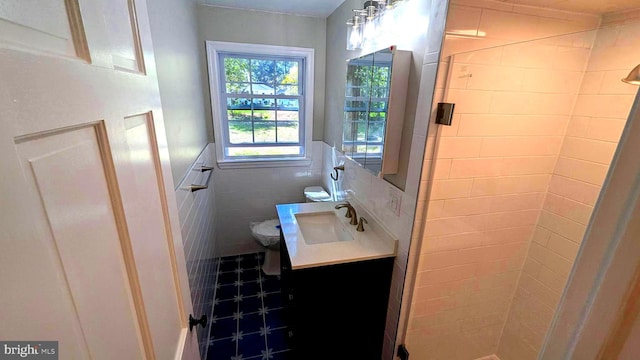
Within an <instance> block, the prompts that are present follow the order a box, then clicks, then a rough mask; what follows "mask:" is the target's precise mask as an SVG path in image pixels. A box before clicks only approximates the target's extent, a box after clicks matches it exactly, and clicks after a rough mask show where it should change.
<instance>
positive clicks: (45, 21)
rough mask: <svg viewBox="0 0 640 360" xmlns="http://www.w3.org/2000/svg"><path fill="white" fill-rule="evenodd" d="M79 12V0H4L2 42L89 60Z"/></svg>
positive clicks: (0, 13)
mask: <svg viewBox="0 0 640 360" xmlns="http://www.w3.org/2000/svg"><path fill="white" fill-rule="evenodd" d="M79 12H80V8H79V6H78V2H77V0H66V1H65V0H55V1H44V2H43V1H39V0H3V1H2V3H0V40H2V41H4V42H6V43H7V44H11V45H12V46H15V47H18V48H27V49H32V50H37V51H41V52H43V53H47V52H51V53H55V54H59V55H65V56H70V57H75V56H78V57H80V58H83V59H85V60H88V57H87V55H88V53H87V51H86V43H85V40H84V30H83V27H82V24H81V23H80V22H79V21H78V20H79V17H80V16H79V15H80V13H79ZM76 48H77V49H76Z"/></svg>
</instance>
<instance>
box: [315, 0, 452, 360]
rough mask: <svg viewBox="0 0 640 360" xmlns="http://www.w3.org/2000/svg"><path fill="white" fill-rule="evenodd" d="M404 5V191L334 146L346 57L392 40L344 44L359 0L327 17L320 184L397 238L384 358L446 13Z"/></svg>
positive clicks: (434, 6) (434, 5)
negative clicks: (394, 200) (395, 199)
mask: <svg viewBox="0 0 640 360" xmlns="http://www.w3.org/2000/svg"><path fill="white" fill-rule="evenodd" d="M407 5H410V6H411V7H410V9H409V11H407V14H409V15H410V16H409V18H404V19H403V20H402V21H401V22H400V23H401V24H404V26H405V27H406V28H405V29H404V31H405V33H404V36H401V37H399V38H397V39H395V40H399V41H400V42H398V43H396V45H398V48H399V49H401V50H410V51H412V54H413V59H412V69H411V75H410V78H411V84H410V85H409V91H408V94H407V98H408V99H409V101H408V103H407V110H406V111H407V115H408V116H414V115H415V123H412V124H411V125H412V126H411V127H409V128H406V129H405V130H406V131H408V133H407V132H403V143H404V146H405V147H406V150H405V151H406V156H405V161H407V162H408V166H407V169H408V173H407V174H406V179H407V181H406V187H405V191H404V192H403V191H400V190H399V189H397V188H396V187H394V186H393V185H391V184H390V183H388V182H387V181H384V180H382V179H379V178H377V177H375V176H373V175H372V174H371V173H370V172H368V171H366V170H365V169H363V168H362V167H360V166H359V165H358V164H356V163H355V162H353V161H351V160H350V159H348V158H345V157H344V155H343V154H342V153H341V152H340V151H339V147H340V146H341V138H342V119H343V109H344V90H345V89H344V85H345V78H346V60H347V59H350V58H354V57H358V56H359V54H360V53H367V52H372V51H375V50H377V49H378V48H382V47H384V46H388V45H391V44H390V43H389V44H378V45H377V48H368V49H364V50H363V51H361V52H353V51H347V50H346V30H347V29H346V25H345V22H346V20H347V19H348V18H349V17H350V16H352V9H356V8H360V7H361V6H362V3H361V2H359V1H354V0H347V1H345V3H343V4H342V5H341V6H340V7H338V8H337V9H336V10H335V11H334V12H333V14H331V16H330V17H329V18H328V19H327V69H331V71H327V82H326V84H327V85H326V86H327V88H326V101H325V114H326V122H325V140H324V142H325V144H324V145H323V149H324V151H323V154H324V155H323V156H324V165H323V171H322V175H323V177H322V181H323V184H324V187H325V188H326V189H328V190H329V191H331V192H332V193H338V192H340V191H345V192H346V193H348V194H349V196H350V197H352V198H354V199H356V201H358V202H359V203H361V204H362V205H363V206H365V208H366V209H367V211H368V212H369V213H371V214H372V215H373V216H374V217H376V219H377V220H378V221H379V222H380V223H382V224H384V226H385V227H386V228H387V229H388V230H389V231H390V232H391V233H392V234H394V235H395V236H396V237H397V238H398V239H399V247H398V254H397V257H396V260H395V264H394V272H393V277H392V284H391V292H390V300H389V307H388V312H387V326H386V329H385V340H384V344H383V359H391V358H393V353H394V349H395V344H396V337H398V338H397V341H399V342H402V341H403V337H404V329H403V328H404V319H403V318H404V317H406V316H405V314H404V312H406V311H407V309H405V308H403V307H401V304H402V303H403V301H404V300H403V298H404V297H406V296H408V294H407V292H405V291H404V283H405V275H407V276H408V277H409V279H410V278H411V274H407V273H406V270H407V266H408V265H407V264H408V263H409V266H410V259H409V247H410V246H411V233H412V228H413V226H412V225H413V224H412V222H413V218H414V213H415V207H416V198H417V190H418V183H419V177H420V171H421V167H422V164H421V162H422V157H423V154H424V145H425V141H426V133H427V119H428V113H429V106H430V104H431V100H432V96H433V88H434V85H435V75H436V68H437V66H436V63H437V61H438V55H439V51H440V47H441V40H442V33H443V31H444V20H445V17H446V2H443V1H430V0H412V1H410V2H409V3H408V4H407ZM421 24H424V27H423V28H421V27H420V26H419V25H421ZM427 26H428V27H427ZM336 147H338V148H337V149H336ZM341 163H344V164H345V171H344V173H341V174H340V182H338V183H336V182H334V181H333V180H331V179H330V178H329V174H331V172H332V169H333V166H336V165H338V164H341ZM391 192H393V193H396V194H399V195H401V209H400V212H399V213H395V212H393V211H391V210H390V209H389V207H388V201H389V194H390V193H391ZM409 281H410V280H409ZM396 330H397V331H396Z"/></svg>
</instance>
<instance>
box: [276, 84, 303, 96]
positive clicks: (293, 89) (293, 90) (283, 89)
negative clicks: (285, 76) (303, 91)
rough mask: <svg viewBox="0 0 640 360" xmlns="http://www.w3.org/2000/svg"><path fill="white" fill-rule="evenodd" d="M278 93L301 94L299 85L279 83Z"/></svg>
mask: <svg viewBox="0 0 640 360" xmlns="http://www.w3.org/2000/svg"><path fill="white" fill-rule="evenodd" d="M276 94H277V95H300V90H299V88H298V85H278V87H277V88H276Z"/></svg>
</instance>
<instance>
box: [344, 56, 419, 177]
mask: <svg viewBox="0 0 640 360" xmlns="http://www.w3.org/2000/svg"><path fill="white" fill-rule="evenodd" d="M410 61H411V52H409V51H402V50H397V49H396V47H395V46H391V47H388V48H385V49H382V50H379V51H376V52H374V53H370V54H367V55H364V56H361V57H358V58H355V59H350V60H349V61H348V62H347V79H346V90H345V104H344V122H343V128H342V151H343V152H344V153H345V155H347V156H348V157H350V158H351V159H353V160H354V161H356V162H357V163H359V164H360V165H361V166H363V167H364V168H366V169H368V170H369V171H371V172H372V173H374V174H375V175H376V176H378V177H380V178H382V177H384V175H387V174H396V173H397V172H398V163H399V155H400V144H401V140H402V139H401V138H402V129H403V122H404V116H405V101H406V95H407V85H408V84H407V83H408V79H409V67H410Z"/></svg>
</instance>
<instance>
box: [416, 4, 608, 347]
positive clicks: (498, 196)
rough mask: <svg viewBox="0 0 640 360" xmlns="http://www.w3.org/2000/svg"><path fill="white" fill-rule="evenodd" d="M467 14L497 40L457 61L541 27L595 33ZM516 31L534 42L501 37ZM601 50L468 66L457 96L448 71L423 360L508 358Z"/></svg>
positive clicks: (574, 47) (520, 55)
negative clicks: (546, 215)
mask: <svg viewBox="0 0 640 360" xmlns="http://www.w3.org/2000/svg"><path fill="white" fill-rule="evenodd" d="M455 3H457V5H454V6H457V8H456V9H455V10H454V12H455V11H459V12H462V13H466V15H463V17H462V20H460V18H459V20H460V22H459V23H458V24H457V25H455V24H454V25H455V26H458V27H460V29H462V30H465V29H467V28H465V26H471V29H474V28H475V29H476V30H479V31H484V32H485V33H487V37H489V39H485V40H466V39H455V40H451V41H449V39H447V42H446V44H448V45H445V50H444V51H445V52H446V51H452V49H453V47H452V46H451V45H450V44H452V43H454V42H455V41H458V40H461V41H462V42H463V43H466V44H477V43H478V42H481V43H484V46H486V45H488V44H505V43H513V42H516V41H522V40H525V39H530V38H531V37H534V36H539V35H537V34H540V33H541V32H540V31H541V30H540V29H539V27H540V26H541V24H548V25H549V26H550V27H551V30H549V29H546V30H544V31H551V32H553V31H557V32H558V33H562V32H564V31H575V30H577V29H579V28H589V27H593V26H594V21H593V17H585V18H580V17H579V16H577V15H576V16H574V17H571V18H570V19H567V18H565V19H558V18H551V17H548V16H547V15H548V14H547V12H545V11H542V10H540V13H539V14H542V16H540V15H536V13H535V11H534V10H535V9H532V8H523V7H517V6H513V5H506V6H507V7H508V9H507V8H503V9H499V8H498V7H500V6H502V5H504V4H498V3H493V2H488V1H485V2H483V4H493V5H495V9H490V10H487V9H478V8H474V7H472V6H465V5H464V3H465V2H463V1H457V2H455ZM455 3H454V4H455ZM476 6H477V5H476ZM516 10H517V11H521V12H522V11H529V12H530V13H529V14H522V13H517V11H516ZM494 13H497V14H494ZM498 15H499V16H498ZM465 16H466V18H465ZM485 16H492V18H493V19H494V20H493V21H494V25H492V27H487V26H485V25H483V20H482V19H485ZM578 20H580V21H578ZM501 21H502V23H500V22H501ZM495 22H498V24H497V25H496V24H495ZM465 24H466V25H465ZM473 24H475V25H473ZM513 24H519V25H520V28H521V30H522V31H521V32H519V33H518V32H511V33H510V35H509V36H510V38H507V36H505V37H503V38H500V36H497V35H496V34H501V33H500V32H501V31H503V29H504V28H508V27H509V26H512V25H513ZM595 24H597V21H596V22H595ZM473 26H475V27H473ZM553 29H555V30H553ZM568 29H569V30H568ZM448 30H449V31H451V30H452V29H451V28H449V29H448ZM547 34H548V33H547ZM593 39H594V33H593V32H590V33H584V34H581V35H578V36H567V37H562V38H553V39H548V40H545V41H536V42H528V43H526V44H522V45H520V44H515V45H508V46H499V47H495V48H491V49H488V50H482V51H475V52H470V53H465V54H458V55H456V57H455V59H454V60H453V61H452V65H451V66H452V72H451V75H450V77H449V84H448V92H447V93H445V92H444V87H445V82H444V80H443V79H445V78H446V74H447V73H446V71H447V66H446V65H447V64H441V65H444V66H441V67H440V70H439V75H438V79H439V81H438V85H437V90H436V91H437V94H436V97H435V101H436V102H438V101H442V100H443V99H444V100H445V101H449V102H454V103H456V116H455V118H454V124H453V126H452V127H441V130H440V131H441V133H440V134H439V136H438V137H436V136H435V135H436V134H435V133H434V132H431V133H430V134H429V140H431V141H430V142H429V143H428V145H427V156H425V167H424V170H425V173H424V174H423V177H422V180H423V182H422V184H421V197H420V198H419V201H420V202H421V203H419V206H420V205H421V204H423V201H426V202H428V210H427V215H426V223H425V231H424V235H423V236H424V238H423V244H422V248H421V251H420V253H421V254H420V260H419V265H418V274H417V277H416V282H415V288H414V295H413V300H412V305H411V314H410V321H409V331H408V333H407V344H408V345H409V350H410V351H411V353H412V354H414V356H416V357H418V358H420V359H475V358H479V357H482V356H487V355H491V354H494V353H495V352H496V350H497V348H498V345H499V342H500V336H501V333H502V329H503V327H504V323H505V321H506V319H507V316H508V314H509V306H510V304H511V299H512V298H513V294H514V292H515V289H516V286H517V284H518V279H519V277H520V271H521V269H522V266H523V263H524V261H525V258H526V255H527V251H528V247H529V241H530V238H531V236H532V234H533V232H534V229H535V227H536V222H537V220H538V217H539V215H540V213H541V209H542V207H543V203H544V201H545V193H546V191H547V187H548V185H549V182H550V180H551V176H552V174H553V172H554V168H555V165H556V160H557V157H558V153H559V152H560V149H561V146H562V140H563V135H564V133H565V130H566V128H567V125H568V123H569V120H570V117H571V111H572V108H573V104H574V103H575V100H576V98H577V93H578V90H579V88H580V84H581V79H582V73H583V72H584V69H585V67H586V64H587V60H588V57H589V53H590V47H591V44H592V42H593ZM454 44H455V43H454ZM455 46H458V47H457V49H458V50H459V49H460V48H461V47H460V46H462V45H455ZM474 46H476V45H474ZM434 129H437V127H435V126H432V127H431V130H434ZM435 139H439V140H438V142H437V143H436V142H435ZM434 150H435V151H434ZM429 154H432V156H429ZM434 159H435V164H434V166H433V167H431V162H432V161H433V160H434ZM431 171H432V172H431ZM425 190H426V191H425Z"/></svg>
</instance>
